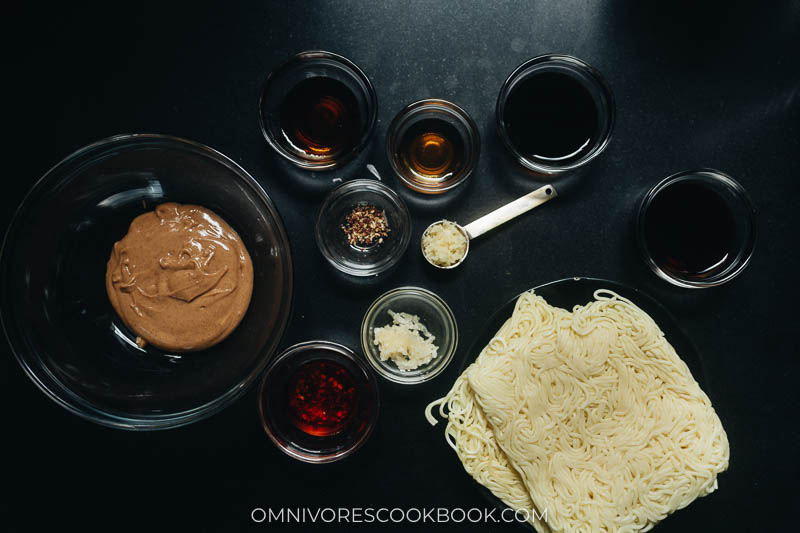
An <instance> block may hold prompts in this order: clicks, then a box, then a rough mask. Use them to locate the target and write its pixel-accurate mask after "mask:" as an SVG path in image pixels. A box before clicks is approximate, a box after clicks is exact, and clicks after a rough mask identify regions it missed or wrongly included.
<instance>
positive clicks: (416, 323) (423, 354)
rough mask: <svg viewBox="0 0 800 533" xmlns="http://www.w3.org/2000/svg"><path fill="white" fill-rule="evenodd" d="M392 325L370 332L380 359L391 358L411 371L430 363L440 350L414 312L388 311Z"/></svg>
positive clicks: (402, 368)
mask: <svg viewBox="0 0 800 533" xmlns="http://www.w3.org/2000/svg"><path fill="white" fill-rule="evenodd" d="M389 315H390V316H391V317H392V324H391V325H386V326H383V327H380V328H375V329H374V330H373V331H372V335H373V341H372V342H373V344H375V346H377V347H378V350H379V351H380V358H381V361H388V360H392V361H394V363H395V364H396V365H397V368H399V369H400V370H414V369H416V368H419V367H420V366H422V365H425V364H427V363H428V362H430V361H431V360H432V359H433V358H434V357H436V354H437V352H438V350H439V347H438V346H436V345H435V344H434V343H433V341H435V340H436V337H434V336H433V335H432V334H431V332H430V331H428V328H426V327H425V324H423V323H422V322H420V320H419V317H418V316H417V315H412V314H410V313H395V312H394V311H391V310H390V311H389Z"/></svg>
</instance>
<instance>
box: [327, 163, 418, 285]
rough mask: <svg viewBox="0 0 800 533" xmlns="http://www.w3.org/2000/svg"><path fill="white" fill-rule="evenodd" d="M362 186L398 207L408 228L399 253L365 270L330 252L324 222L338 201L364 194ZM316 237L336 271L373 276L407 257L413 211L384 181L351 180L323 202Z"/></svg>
mask: <svg viewBox="0 0 800 533" xmlns="http://www.w3.org/2000/svg"><path fill="white" fill-rule="evenodd" d="M361 187H366V188H368V189H371V188H374V189H376V190H375V191H372V192H376V193H377V194H380V195H382V196H384V197H385V198H387V199H388V200H389V201H390V202H391V203H392V204H394V205H395V206H396V207H397V208H398V209H399V211H400V213H401V215H400V218H401V219H402V220H403V221H404V222H405V225H404V231H403V233H402V235H401V241H400V245H399V246H398V248H397V252H396V254H394V255H390V256H388V258H387V259H386V260H384V261H383V262H382V263H379V264H376V265H369V266H367V267H364V268H354V267H350V266H347V265H345V264H343V263H342V262H341V261H339V260H338V259H337V258H336V257H335V256H334V255H333V254H332V253H330V251H329V249H328V246H327V245H326V242H327V241H326V239H325V237H324V236H323V230H322V224H321V222H322V217H323V215H325V214H327V212H328V209H329V208H330V206H331V204H332V203H333V202H334V201H336V200H339V199H340V198H342V197H344V196H345V195H347V194H357V193H359V192H361ZM314 236H315V239H316V241H317V248H319V251H320V252H321V253H322V255H323V256H324V257H325V259H327V260H328V262H329V263H331V264H332V265H333V266H334V267H336V269H338V270H339V271H341V272H344V273H345V274H349V275H351V276H372V275H375V274H380V273H382V272H385V271H386V270H388V269H390V268H391V267H392V266H394V265H395V264H396V263H397V262H398V261H399V260H400V258H401V257H403V254H404V253H405V252H406V250H407V249H408V245H409V243H410V242H411V213H410V212H409V210H408V206H407V205H406V203H405V202H404V201H403V199H402V198H401V197H400V195H398V194H397V193H396V192H394V190H393V189H392V188H391V187H389V186H388V185H386V184H385V183H383V182H382V181H378V180H377V179H370V178H359V179H354V180H348V181H345V182H344V183H342V184H341V185H339V186H337V187H336V188H335V189H333V190H332V191H331V192H329V193H328V195H327V196H326V197H325V199H324V200H323V201H322V205H320V208H319V211H318V212H317V219H316V223H315V225H314Z"/></svg>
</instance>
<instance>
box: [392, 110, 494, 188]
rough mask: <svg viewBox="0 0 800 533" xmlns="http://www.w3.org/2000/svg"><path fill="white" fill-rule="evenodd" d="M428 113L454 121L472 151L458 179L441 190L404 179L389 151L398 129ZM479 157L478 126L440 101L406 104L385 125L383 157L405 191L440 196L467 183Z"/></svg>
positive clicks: (462, 112)
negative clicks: (431, 111) (419, 115)
mask: <svg viewBox="0 0 800 533" xmlns="http://www.w3.org/2000/svg"><path fill="white" fill-rule="evenodd" d="M432 109H433V110H438V111H443V112H445V113H447V114H448V115H450V116H452V117H455V118H456V119H458V120H459V121H460V122H461V123H462V124H463V125H464V126H465V129H466V131H467V138H468V140H469V144H470V146H471V148H472V150H471V157H470V158H469V160H468V161H467V163H466V165H464V167H463V168H462V169H461V170H460V171H459V173H458V175H457V176H456V177H455V178H453V179H452V180H451V183H448V184H447V185H446V186H444V187H439V186H436V185H427V184H425V183H422V182H420V181H417V180H413V179H411V178H409V177H407V176H406V175H405V174H404V173H403V172H402V171H401V169H400V168H399V167H398V166H397V162H396V161H395V158H394V150H393V149H392V148H393V147H392V145H393V144H394V142H395V140H396V139H395V137H396V136H397V133H398V130H399V129H400V127H401V126H403V125H404V124H405V123H406V122H408V121H409V120H410V119H411V118H413V117H414V116H415V115H417V114H419V113H422V112H425V111H429V110H432ZM398 140H399V139H398ZM480 153H481V135H480V131H479V129H478V125H477V124H476V123H475V121H474V120H473V118H472V116H471V115H470V114H469V113H468V112H467V111H466V110H465V109H464V108H463V107H461V106H459V105H458V104H456V103H454V102H451V101H449V100H444V99H441V98H424V99H422V100H417V101H415V102H412V103H410V104H408V105H407V106H405V107H404V108H403V109H401V110H400V111H398V112H397V114H396V115H395V116H394V118H393V119H392V122H391V123H390V124H389V129H388V130H387V131H386V156H387V159H388V160H389V165H390V166H391V167H392V171H393V172H394V174H395V176H397V178H398V179H399V180H400V181H401V182H403V184H404V185H405V186H406V187H408V188H409V189H411V190H413V191H417V192H421V193H423V194H436V193H444V192H447V191H449V190H452V189H454V188H456V187H458V186H459V185H461V184H463V183H465V182H466V181H467V179H468V178H469V177H470V176H472V173H473V172H474V171H475V168H477V166H478V161H479V159H480Z"/></svg>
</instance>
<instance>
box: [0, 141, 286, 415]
mask: <svg viewBox="0 0 800 533" xmlns="http://www.w3.org/2000/svg"><path fill="white" fill-rule="evenodd" d="M164 202H178V203H184V204H196V205H201V206H203V207H206V208H208V209H210V210H212V211H213V212H214V213H216V214H218V215H219V216H220V217H222V218H223V220H225V221H226V222H227V223H228V224H230V225H231V227H232V228H233V229H234V230H236V232H237V233H238V234H239V236H240V237H241V238H242V241H243V242H244V244H245V246H246V247H247V250H248V252H249V254H250V257H251V259H252V262H253V271H254V278H255V279H254V283H253V293H252V297H251V299H250V305H249V307H248V310H247V312H246V313H245V316H244V318H243V319H242V321H241V322H240V323H239V325H238V326H237V327H236V329H235V330H233V332H232V333H231V334H230V335H228V337H226V338H225V339H224V340H222V341H221V342H219V343H217V344H215V345H213V346H210V347H209V348H207V349H204V350H200V351H196V352H191V353H174V352H170V351H165V350H160V349H158V348H155V347H153V346H152V345H149V344H148V345H147V346H145V347H140V346H138V345H137V344H136V342H135V339H136V335H135V334H134V333H133V332H132V331H131V330H129V329H128V328H127V326H126V325H125V324H124V323H123V322H122V320H120V318H119V317H118V315H117V313H116V312H115V310H114V308H113V307H112V306H111V303H110V302H109V299H108V294H107V292H106V287H105V275H106V264H107V261H108V259H109V255H110V254H111V250H112V247H113V246H114V243H115V242H117V241H119V240H120V239H121V238H122V237H123V236H124V235H125V234H126V232H127V231H128V227H129V226H130V224H131V221H132V220H133V219H134V218H135V217H137V216H139V215H141V214H143V213H146V212H148V211H153V210H154V209H155V208H156V206H158V205H159V204H162V203H164ZM292 280H293V274H292V260H291V254H290V249H289V241H288V237H287V235H286V231H285V229H284V227H283V223H282V222H281V219H280V217H279V215H278V212H277V210H276V209H275V206H274V205H273V203H272V201H271V200H270V199H269V196H267V194H266V192H265V191H264V189H262V188H261V186H260V185H259V184H258V183H257V182H256V181H255V179H253V177H252V176H250V175H249V174H248V173H247V172H246V171H245V170H244V169H243V168H241V167H240V166H239V165H237V164H236V163H235V162H233V161H231V160H230V159H228V158H227V157H225V156H224V155H222V154H221V153H219V152H217V151H215V150H213V149H211V148H209V147H207V146H203V145H201V144H198V143H195V142H192V141H188V140H185V139H179V138H176V137H169V136H164V135H151V134H134V135H118V136H115V137H110V138H108V139H104V140H102V141H99V142H97V143H94V144H91V145H89V146H86V147H84V148H81V149H80V150H78V151H76V152H74V153H73V154H71V155H69V156H68V157H67V158H66V159H64V160H63V161H61V162H60V163H58V164H56V165H55V166H54V167H53V168H52V169H50V170H49V171H48V172H47V173H46V174H45V175H44V176H43V177H42V178H41V179H40V180H39V181H38V182H37V183H36V184H35V185H34V186H33V188H32V189H31V190H30V192H29V193H28V194H27V196H26V197H25V199H24V200H23V201H22V204H21V205H20V206H19V209H18V210H17V212H16V213H15V215H14V219H13V220H12V222H11V224H10V226H9V228H8V232H7V233H6V237H5V241H4V242H3V248H2V254H0V282H1V283H2V288H0V304H2V305H1V306H0V310H1V311H2V315H1V316H2V323H3V330H4V332H5V334H6V338H7V339H8V342H9V344H10V345H11V348H12V349H13V351H14V354H15V355H16V358H17V360H18V361H19V363H20V365H21V366H22V368H23V370H24V371H25V373H26V374H27V375H28V377H30V379H31V380H32V381H33V382H34V383H35V384H36V386H38V387H39V388H40V389H41V390H42V392H44V393H45V394H46V395H47V396H48V397H49V398H51V399H52V400H53V401H54V402H56V403H57V404H58V405H60V406H61V407H63V408H65V409H67V410H68V411H70V412H71V413H74V414H77V415H78V416H81V417H82V418H85V419H87V420H90V421H92V422H96V423H98V424H102V425H105V426H110V427H114V428H124V429H137V430H155V429H167V428H173V427H177V426H181V425H185V424H188V423H190V422H194V421H196V420H200V419H203V418H206V417H208V416H210V415H212V414H214V413H216V412H218V411H220V410H221V409H222V408H224V407H225V406H227V405H229V404H230V403H231V402H233V401H235V400H236V399H237V398H239V397H241V396H242V395H243V394H245V393H246V392H247V390H248V389H249V387H250V386H251V385H254V384H255V383H256V382H257V381H258V378H259V376H260V375H261V372H262V371H263V369H264V368H265V367H266V365H267V362H268V361H269V359H270V357H272V355H273V354H274V353H275V352H276V351H277V348H278V344H279V342H280V340H281V337H282V335H283V331H284V328H285V327H286V323H287V322H288V318H289V311H290V308H291V301H292V287H293V281H292Z"/></svg>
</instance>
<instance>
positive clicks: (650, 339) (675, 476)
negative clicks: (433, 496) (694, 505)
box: [426, 290, 729, 533]
mask: <svg viewBox="0 0 800 533" xmlns="http://www.w3.org/2000/svg"><path fill="white" fill-rule="evenodd" d="M594 296H595V300H594V301H592V302H589V303H588V304H586V305H584V306H576V307H575V308H573V310H572V311H571V312H570V311H566V310H564V309H559V308H556V307H553V306H550V305H549V304H547V302H546V301H545V300H544V299H543V298H541V297H539V296H538V295H536V294H534V293H533V292H532V291H531V292H528V293H525V294H523V295H522V296H521V297H520V298H519V300H518V301H517V303H516V306H515V308H514V312H513V314H512V316H511V318H510V319H508V320H507V321H506V322H505V324H503V326H502V327H501V328H500V330H499V331H498V332H497V334H496V335H495V337H494V338H493V339H492V340H491V341H490V342H489V344H488V345H487V346H486V347H485V348H484V349H483V351H482V352H481V353H480V355H479V356H478V358H477V359H476V361H475V362H474V363H473V364H472V365H470V366H469V367H468V368H467V369H466V370H465V371H464V372H463V373H462V375H461V376H459V378H458V379H457V380H456V383H455V384H454V386H453V388H452V389H451V390H450V392H449V393H448V394H447V396H445V397H444V398H442V399H440V400H437V401H435V402H433V403H431V404H430V405H429V406H428V408H427V409H426V417H427V418H428V420H429V421H430V422H431V423H432V424H435V423H436V419H435V418H434V417H433V415H432V409H433V408H434V407H436V406H438V407H439V415H440V416H441V417H443V418H447V421H448V422H447V428H446V430H445V436H446V439H447V441H448V443H449V444H450V446H451V447H452V448H453V449H454V450H455V451H456V453H457V455H458V457H459V459H461V462H462V464H463V465H464V468H465V469H466V471H467V472H468V473H469V474H470V475H472V476H473V477H474V478H475V479H476V480H477V481H478V482H479V483H481V484H482V485H484V486H485V487H487V488H488V489H489V490H491V491H492V492H493V493H494V494H495V495H496V496H497V497H499V498H500V499H501V500H502V501H503V502H505V503H506V504H507V505H509V506H510V507H512V508H514V509H526V510H536V513H531V516H532V518H533V517H535V516H536V514H539V515H541V513H542V512H544V511H545V510H546V511H547V521H546V523H545V522H542V521H538V520H532V521H531V522H532V523H533V525H534V526H535V527H536V528H537V530H539V531H541V532H542V533H549V532H550V531H552V532H562V531H565V532H609V533H610V532H619V533H636V532H641V531H647V530H649V529H650V528H652V527H653V526H654V525H655V524H656V523H657V522H659V521H660V520H663V519H664V518H665V517H666V516H667V515H668V514H669V513H671V512H674V511H675V510H677V509H681V508H683V507H685V506H686V505H688V504H689V503H691V502H692V501H693V500H694V499H696V498H697V497H699V496H703V495H706V494H708V493H710V492H712V491H714V490H715V489H716V488H717V474H718V473H720V472H722V471H724V470H725V469H726V468H727V466H728V457H729V450H728V440H727V436H726V435H725V431H724V429H723V428H722V424H721V423H720V420H719V418H718V417H717V415H716V413H715V412H714V409H713V407H712V406H711V402H710V401H709V399H708V397H707V396H706V395H705V393H704V392H703V391H702V390H701V389H700V387H699V385H698V384H697V382H696V381H695V380H694V378H693V377H692V375H691V373H690V371H689V369H688V367H687V366H686V364H685V363H684V362H683V361H682V360H681V359H680V358H679V357H678V355H677V354H676V353H675V350H674V349H673V347H672V346H671V345H670V344H669V343H668V342H667V340H666V339H665V337H664V335H663V333H662V332H661V330H660V329H659V328H658V326H657V325H656V324H655V322H654V321H653V320H652V319H651V318H650V316H648V315H647V314H646V313H645V312H644V311H642V310H641V309H639V308H638V307H636V306H635V305H634V304H633V303H632V302H630V301H629V300H627V299H625V298H623V297H621V296H619V295H617V294H615V293H614V292H612V291H608V290H600V291H596V292H595V295H594Z"/></svg>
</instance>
